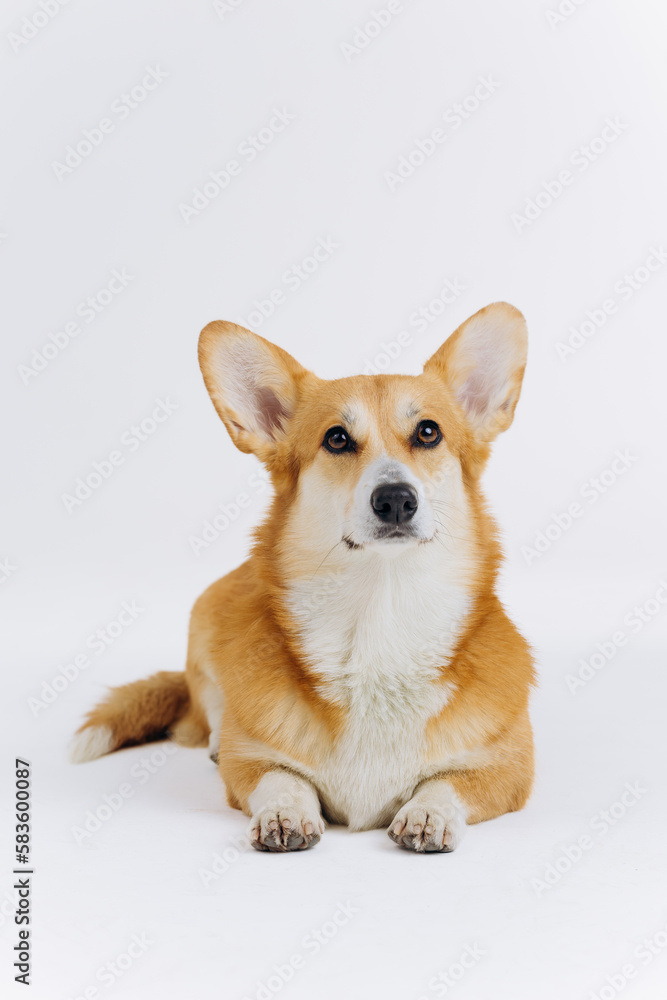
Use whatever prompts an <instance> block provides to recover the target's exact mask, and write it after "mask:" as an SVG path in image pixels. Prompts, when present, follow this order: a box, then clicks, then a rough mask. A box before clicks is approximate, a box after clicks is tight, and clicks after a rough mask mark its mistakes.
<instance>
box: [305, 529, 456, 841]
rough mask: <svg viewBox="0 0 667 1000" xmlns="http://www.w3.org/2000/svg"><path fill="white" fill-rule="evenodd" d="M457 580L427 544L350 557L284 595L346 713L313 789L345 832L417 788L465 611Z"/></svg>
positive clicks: (330, 693) (326, 689) (378, 819)
mask: <svg viewBox="0 0 667 1000" xmlns="http://www.w3.org/2000/svg"><path fill="white" fill-rule="evenodd" d="M464 577H465V569H464V567H463V566H461V565H456V564H455V563H451V562H449V563H448V561H447V560H445V559H443V554H442V550H441V549H440V550H439V546H437V545H434V544H427V545H422V546H419V547H416V548H413V549H410V550H409V551H407V552H405V553H401V554H400V555H398V556H396V557H395V558H387V557H386V556H384V555H383V554H379V553H373V552H363V553H359V554H358V557H357V554H356V553H355V554H354V558H353V559H351V560H350V564H349V565H348V566H347V567H346V568H345V569H344V570H343V571H342V572H339V573H337V574H328V575H325V574H322V573H320V575H319V576H318V577H317V578H316V579H315V580H311V581H307V582H306V581H302V582H300V583H297V584H295V585H293V587H292V589H291V595H290V601H289V604H290V610H291V612H292V614H293V616H294V618H295V620H296V621H297V622H298V623H299V625H300V631H301V640H302V642H303V647H304V652H305V654H306V656H307V657H308V659H309V661H310V665H311V669H312V670H313V672H314V673H315V674H316V675H317V676H318V678H319V679H320V683H319V691H320V693H321V694H322V696H323V697H325V698H326V699H327V700H329V701H332V702H335V703H337V704H339V705H341V706H343V707H344V708H345V709H346V713H347V723H346V726H345V730H344V732H343V734H342V735H341V737H340V738H339V739H338V741H337V743H336V744H335V745H334V746H333V747H332V748H331V750H330V753H329V754H328V756H327V758H326V760H325V762H324V764H323V766H322V767H321V768H320V770H319V771H318V774H317V775H316V781H317V784H318V791H319V793H320V796H321V799H322V802H323V804H324V807H325V809H326V811H327V812H328V814H329V816H330V817H331V818H332V819H334V820H338V821H341V822H345V823H347V824H348V825H349V826H350V827H351V828H352V829H357V830H359V829H366V828H370V827H374V826H377V825H381V824H383V823H389V822H390V821H391V819H392V818H393V815H394V813H395V812H396V810H397V809H398V808H399V806H400V805H402V804H403V803H404V802H405V801H406V800H407V799H408V798H409V797H410V796H411V794H412V791H413V789H414V787H415V785H416V784H417V783H418V781H419V780H420V777H421V773H422V769H423V764H424V734H425V728H426V722H427V720H428V719H429V718H431V717H432V716H434V715H436V714H437V713H438V712H439V711H440V710H441V709H442V708H443V707H444V705H445V704H446V703H447V700H448V698H449V697H450V695H451V691H452V688H451V683H450V682H448V681H447V680H446V675H445V678H443V675H442V666H443V665H444V664H446V663H447V661H448V660H449V658H450V656H451V653H452V650H453V648H454V646H455V643H456V640H457V637H458V635H459V634H460V631H461V628H462V625H463V622H464V621H465V618H466V616H467V613H468V611H469V609H470V597H469V594H468V591H467V589H466V587H465V585H464V584H463V583H462V582H461V581H462V580H463V579H464Z"/></svg>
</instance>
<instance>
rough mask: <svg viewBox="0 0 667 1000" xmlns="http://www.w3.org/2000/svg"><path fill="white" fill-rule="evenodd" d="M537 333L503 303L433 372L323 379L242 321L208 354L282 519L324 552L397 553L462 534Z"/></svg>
mask: <svg viewBox="0 0 667 1000" xmlns="http://www.w3.org/2000/svg"><path fill="white" fill-rule="evenodd" d="M526 343H527V338H526V325H525V322H524V319H523V316H522V315H521V313H520V312H518V310H517V309H515V308H514V307H513V306H510V305H507V304H506V303H495V304H493V305H490V306H487V307H486V308H485V309H482V310H480V312H478V313H476V314H475V315H474V316H472V317H471V318H470V319H468V320H467V321H466V322H465V323H464V324H463V325H462V326H460V327H459V328H458V329H457V330H456V331H455V332H454V333H453V334H452V335H451V337H449V339H448V340H446V341H445V343H444V344H443V345H442V347H440V348H439V349H438V350H437V351H436V353H435V354H434V355H433V356H432V357H431V358H430V359H429V360H428V361H427V362H426V364H425V366H424V370H423V372H422V374H421V375H418V376H408V375H359V376H353V377H351V378H343V379H337V380H334V381H323V380H321V379H319V378H317V377H316V376H315V375H313V374H312V373H311V372H309V371H307V370H306V369H305V368H303V367H301V365H300V364H298V362H297V361H295V360H294V358H292V357H291V356H290V355H289V354H287V353H286V352H285V351H283V350H282V349H281V348H279V347H277V346H276V345H275V344H271V343H269V342H268V341H266V340H264V339H263V338H262V337H259V336H257V335H256V334H254V333H251V332H250V331H248V330H245V329H243V328H242V327H240V326H236V325H234V324H233V323H226V322H215V323H210V324H209V325H208V326H207V327H206V328H205V329H204V330H203V331H202V333H201V337H200V340H199V358H200V364H201V369H202V372H203V375H204V381H205V383H206V386H207V388H208V391H209V393H210V395H211V399H212V400H213V403H214V405H215V408H216V410H217V411H218V413H219V415H220V417H221V418H222V420H223V422H224V424H225V426H226V428H227V430H228V431H229V434H230V436H231V438H232V440H233V441H234V443H235V444H236V446H237V447H238V448H240V449H241V451H245V452H254V454H256V455H257V456H258V457H259V458H260V459H261V460H262V461H263V462H264V463H265V464H266V466H267V467H268V468H269V470H270V472H271V474H272V477H273V482H274V486H275V488H276V499H275V507H274V512H275V513H276V515H277V516H278V517H279V519H280V521H281V524H282V526H283V528H284V530H285V532H286V533H287V534H288V535H289V536H290V538H291V541H292V544H294V545H295V546H296V547H297V548H300V549H301V550H302V551H303V554H304V555H305V554H306V551H307V552H308V553H309V554H310V555H311V556H312V557H318V554H320V553H325V552H326V551H327V550H329V549H331V547H332V546H336V545H337V544H338V543H343V544H342V545H341V548H346V549H348V550H359V549H366V550H372V551H377V552H382V553H384V554H385V555H395V554H397V553H398V552H401V551H405V550H406V549H408V548H412V547H415V546H417V545H420V544H424V545H425V544H427V543H429V542H431V541H433V540H434V539H435V538H436V537H437V536H438V535H439V534H440V535H441V536H443V537H444V538H447V537H448V535H449V536H450V537H451V536H452V533H453V532H456V531H457V530H459V529H460V527H461V525H460V519H461V517H462V516H463V512H464V511H465V508H466V501H465V496H464V492H465V483H466V482H467V483H468V485H469V483H470V481H475V480H476V479H477V477H478V475H479V472H480V471H481V469H482V467H483V465H484V462H485V460H486V458H487V456H488V452H489V446H490V443H491V442H492V441H493V439H494V438H495V437H496V435H497V434H498V433H499V432H500V431H503V430H506V429H507V428H508V427H509V426H510V424H511V423H512V419H513V416H514V410H515V407H516V404H517V400H518V398H519V393H520V391H521V382H522V378H523V372H524V368H525V364H526Z"/></svg>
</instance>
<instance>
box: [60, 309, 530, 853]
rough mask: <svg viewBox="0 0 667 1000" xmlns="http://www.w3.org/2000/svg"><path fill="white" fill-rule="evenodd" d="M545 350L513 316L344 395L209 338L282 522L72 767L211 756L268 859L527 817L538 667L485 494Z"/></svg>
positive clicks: (262, 353) (210, 368) (438, 842)
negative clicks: (340, 838)
mask: <svg viewBox="0 0 667 1000" xmlns="http://www.w3.org/2000/svg"><path fill="white" fill-rule="evenodd" d="M526 350H527V334H526V324H525V321H524V318H523V316H522V315H521V313H520V312H519V311H518V310H517V309H515V308H514V307H513V306H510V305H508V304H506V303H502V302H499V303H495V304H493V305H489V306H487V307H486V308H484V309H482V310H480V311H479V312H477V313H476V314H475V315H474V316H472V317H471V318H470V319H468V320H467V321H466V322H465V323H463V324H462V326H460V327H459V328H458V329H457V330H456V331H455V332H454V333H453V334H452V335H451V336H450V337H449V339H448V340H446V341H445V343H444V344H443V345H442V346H441V347H440V348H439V349H438V350H437V351H436V352H435V354H434V355H433V356H432V357H431V358H430V359H429V360H428V361H427V362H426V364H425V365H424V369H423V372H422V373H421V374H420V375H417V376H408V375H360V376H353V377H350V378H341V379H336V380H333V381H324V380H322V379H320V378H318V377H317V376H315V375H314V374H312V373H311V372H310V371H308V370H306V369H305V368H303V367H302V366H301V365H300V364H299V363H298V362H297V361H295V360H294V358H292V357H291V356H290V355H289V354H287V352H286V351H284V350H282V349H281V348H280V347H277V346H276V345H275V344H272V343H269V342H268V341H267V340H264V339H263V338H262V337H259V336H258V335H256V334H254V333H251V332H250V331H249V330H246V329H244V328H243V327H240V326H237V325H235V324H233V323H227V322H214V323H210V324H209V325H208V326H207V327H205V329H204V330H203V331H202V333H201V336H200V339H199V360H200V365H201V370H202V373H203V376H204V382H205V384H206V388H207V389H208V392H209V394H210V396H211V399H212V401H213V405H214V406H215V409H216V410H217V412H218V414H219V416H220V417H221V419H222V421H223V423H224V425H225V427H226V428H227V431H228V432H229V435H230V437H231V439H232V441H233V442H234V444H235V445H236V447H237V448H239V449H240V450H241V451H243V452H253V453H254V454H255V455H256V456H258V458H259V459H260V460H261V461H262V462H263V463H264V464H265V466H266V468H267V469H268V472H269V474H270V477H271V482H272V485H273V500H272V503H271V507H270V510H269V513H268V516H267V518H266V520H265V521H264V523H263V524H262V525H261V526H260V527H259V529H257V531H256V541H255V545H254V548H253V550H252V554H251V556H250V558H249V559H248V561H247V562H245V563H243V565H241V566H239V567H238V568H237V569H235V570H233V571H232V572H231V573H229V574H227V576H225V577H223V578H222V579H221V580H218V581H217V583H214V584H213V585H212V586H211V587H209V589H208V590H206V591H205V592H204V594H203V595H202V596H201V597H200V598H199V599H198V600H197V602H196V604H195V606H194V609H193V611H192V617H191V624H190V633H189V646H188V653H187V663H186V668H185V672H170V671H163V672H160V673H157V674H155V675H153V676H152V677H149V678H148V679H146V680H139V681H136V682H134V683H131V684H126V685H124V686H122V687H118V688H114V689H112V690H111V692H110V693H109V695H108V697H107V698H106V700H104V701H103V702H102V703H101V704H100V705H98V706H97V707H96V708H95V709H93V711H92V712H91V713H90V714H89V715H88V717H87V719H86V721H85V722H84V724H83V726H82V727H81V728H80V729H79V731H78V733H77V734H76V736H75V740H74V744H73V750H72V758H73V760H75V761H87V760H92V759H94V758H96V757H99V756H101V755H102V754H106V753H109V752H111V751H113V750H118V749H119V748H120V747H123V746H128V745H133V744H138V743H142V742H146V741H149V740H155V739H160V738H166V737H169V738H171V739H172V740H174V741H176V742H177V743H179V744H181V745H183V746H192V747H198V746H208V748H209V753H210V755H211V757H212V758H213V759H214V761H216V762H217V766H218V769H219V772H220V777H221V779H222V781H223V783H224V786H225V789H226V793H227V799H228V802H229V804H230V805H231V806H232V807H235V808H238V809H241V810H243V812H244V813H246V814H247V815H248V816H249V817H251V825H250V839H251V842H252V844H253V846H254V847H255V848H257V849H258V850H262V851H275V852H284V851H293V850H303V849H305V848H309V847H312V846H313V845H315V844H316V843H317V842H318V841H319V840H320V837H321V835H322V834H323V833H324V822H325V820H326V821H328V822H330V823H338V824H345V825H347V826H348V827H349V828H350V829H351V830H370V829H376V828H381V827H384V828H386V829H387V830H388V833H389V836H390V837H391V839H392V840H393V841H394V842H395V843H396V844H398V845H399V846H400V847H403V848H406V849H409V850H411V851H416V852H420V853H422V852H424V853H427V852H449V851H453V850H454V849H455V848H456V846H457V845H458V844H459V842H460V840H461V837H462V836H463V833H464V832H465V830H466V827H467V825H468V824H473V823H479V822H480V821H481V820H487V819H492V818H493V817H496V816H500V815H502V814H503V813H506V812H511V811H513V810H517V809H521V808H522V806H523V805H524V803H525V802H526V800H527V798H528V796H529V794H530V790H531V785H532V781H533V739H532V730H531V724H530V720H529V715H528V702H529V694H530V689H531V686H532V684H533V683H534V667H533V661H532V656H531V652H530V649H529V647H528V645H527V643H526V641H525V640H524V639H523V637H522V636H521V634H520V633H519V632H518V630H517V629H516V627H515V626H514V625H513V624H512V622H511V621H510V620H509V619H508V617H507V615H506V614H505V611H504V609H503V607H502V605H501V604H500V602H499V600H498V598H497V597H496V595H495V592H494V587H495V581H496V575H497V571H498V566H499V562H500V558H501V554H500V548H499V544H498V540H497V537H496V528H495V525H494V522H493V520H492V519H491V517H490V515H489V513H488V511H487V508H486V504H485V501H484V499H483V497H482V494H481V491H480V477H481V474H482V471H483V469H484V465H485V462H486V460H487V457H488V455H489V450H490V446H491V442H492V441H493V439H494V438H495V437H496V435H497V434H499V433H500V432H501V431H504V430H506V429H507V428H508V427H509V426H510V424H511V423H512V420H513V417H514V411H515V407H516V404H517V400H518V398H519V393H520V390H521V383H522V379H523V373H524V368H525V364H526Z"/></svg>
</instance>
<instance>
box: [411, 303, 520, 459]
mask: <svg viewBox="0 0 667 1000" xmlns="http://www.w3.org/2000/svg"><path fill="white" fill-rule="evenodd" d="M527 349H528V334H527V330H526V321H525V319H524V318H523V316H522V315H521V313H520V312H519V310H518V309H515V308H514V306H511V305H508V303H507V302H494V303H493V304H492V305H490V306H486V307H485V308H484V309H480V311H479V312H477V313H475V315H474V316H471V317H470V319H467V320H466V321H465V323H463V324H462V325H461V326H460V327H459V328H458V330H455V331H454V333H453V334H452V335H451V337H449V338H448V340H446V341H445V343H444V344H443V345H442V347H440V348H438V350H437V351H436V352H435V354H434V355H433V356H432V357H431V358H429V360H428V361H427V362H426V364H425V365H424V371H430V372H435V373H436V374H437V375H439V376H440V378H442V379H443V380H444V381H445V382H446V383H447V385H448V386H449V387H450V388H451V389H452V390H453V392H454V395H455V396H456V399H457V402H458V403H459V404H460V405H461V407H462V408H463V410H464V412H465V415H466V417H467V419H468V423H469V424H470V425H471V426H472V429H473V431H474V433H475V437H476V438H477V440H478V441H479V442H480V443H484V444H488V443H490V442H491V441H493V439H494V438H495V437H496V435H497V434H500V432H501V431H505V430H507V428H508V427H509V426H510V424H511V423H512V419H513V417H514V410H515V407H516V404H517V401H518V399H519V393H520V392H521V382H522V380H523V372H524V369H525V367H526V354H527Z"/></svg>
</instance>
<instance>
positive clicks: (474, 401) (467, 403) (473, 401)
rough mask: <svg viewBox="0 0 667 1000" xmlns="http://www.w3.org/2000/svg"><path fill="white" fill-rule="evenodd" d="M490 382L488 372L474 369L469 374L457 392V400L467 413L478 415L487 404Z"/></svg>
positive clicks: (490, 388) (490, 389)
mask: <svg viewBox="0 0 667 1000" xmlns="http://www.w3.org/2000/svg"><path fill="white" fill-rule="evenodd" d="M490 391H492V383H491V380H490V378H489V373H488V372H481V371H476V372H473V373H472V375H469V376H468V378H467V379H466V381H465V382H464V384H463V388H462V389H461V390H460V392H459V400H460V401H461V403H462V404H463V406H464V407H465V409H466V410H467V411H468V413H471V414H474V415H475V416H478V415H479V414H481V413H484V412H485V411H486V409H487V407H488V405H489V395H490Z"/></svg>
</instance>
